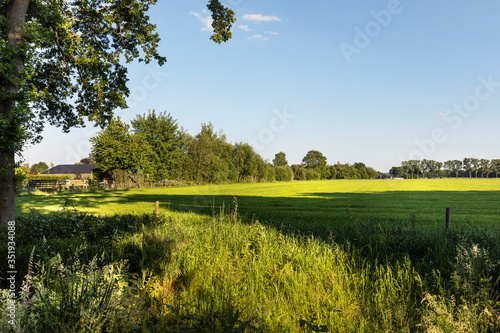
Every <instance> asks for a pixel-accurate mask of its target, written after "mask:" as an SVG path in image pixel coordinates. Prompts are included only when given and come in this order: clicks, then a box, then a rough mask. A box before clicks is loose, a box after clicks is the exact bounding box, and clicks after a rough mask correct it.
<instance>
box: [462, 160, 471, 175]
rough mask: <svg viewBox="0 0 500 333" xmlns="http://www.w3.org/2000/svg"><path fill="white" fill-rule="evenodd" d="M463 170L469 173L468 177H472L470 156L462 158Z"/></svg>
mask: <svg viewBox="0 0 500 333" xmlns="http://www.w3.org/2000/svg"><path fill="white" fill-rule="evenodd" d="M463 166H464V170H465V171H466V172H468V173H469V178H472V169H473V163H472V158H469V157H466V158H464V160H463Z"/></svg>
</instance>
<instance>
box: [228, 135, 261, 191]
mask: <svg viewBox="0 0 500 333" xmlns="http://www.w3.org/2000/svg"><path fill="white" fill-rule="evenodd" d="M259 157H260V156H259ZM232 159H233V164H234V166H235V168H236V171H237V173H238V182H242V181H245V180H253V181H255V180H254V179H253V178H254V177H255V176H257V167H258V164H259V162H261V163H262V164H264V161H259V159H258V155H257V153H255V151H254V150H253V148H252V146H250V145H249V144H248V143H243V142H241V143H236V144H235V145H234V148H233V152H232ZM264 168H265V167H264V166H261V169H264ZM263 178H265V176H264V177H263Z"/></svg>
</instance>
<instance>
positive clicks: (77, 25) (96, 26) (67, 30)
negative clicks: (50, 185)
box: [0, 0, 235, 224]
mask: <svg viewBox="0 0 500 333" xmlns="http://www.w3.org/2000/svg"><path fill="white" fill-rule="evenodd" d="M155 4H156V0H67V1H61V0H43V1H42V0H11V1H2V2H0V60H1V64H2V66H0V143H1V145H0V183H2V184H4V186H2V188H1V189H0V216H1V217H0V223H4V224H5V223H7V222H8V221H11V220H14V207H15V205H14V200H15V181H14V179H15V174H14V165H15V163H14V161H15V159H14V155H15V154H16V153H17V154H19V153H20V152H21V151H22V147H23V146H24V145H25V144H26V143H27V142H28V141H32V142H35V143H36V142H39V141H40V140H41V136H40V133H41V131H42V129H43V127H44V124H45V123H49V124H51V125H55V126H59V127H61V128H62V130H63V131H65V132H67V131H69V130H70V128H71V127H78V126H84V125H85V121H86V120H89V121H92V122H94V123H95V124H96V125H99V126H104V125H106V124H107V123H108V122H109V121H110V120H111V119H112V117H113V111H114V110H115V109H117V108H125V107H126V106H127V105H126V102H125V98H126V97H127V96H128V95H129V89H128V87H127V81H128V78H127V69H126V67H125V66H124V64H123V62H125V63H128V62H131V61H133V60H134V59H138V61H140V62H145V63H146V64H147V63H149V62H151V61H153V60H154V61H156V62H158V64H159V65H163V64H164V63H165V61H166V59H165V58H164V57H163V56H161V55H160V54H159V53H158V45H159V42H160V36H159V35H158V33H157V32H156V26H155V25H154V24H152V23H150V19H149V16H148V15H147V12H148V10H149V8H150V6H152V5H155ZM207 7H208V9H209V10H210V11H211V12H212V18H213V23H212V26H213V28H214V34H213V35H212V40H213V41H214V42H216V43H221V42H225V41H227V40H228V39H229V38H231V32H230V30H231V26H232V23H233V22H234V21H235V19H234V12H233V11H232V10H230V9H228V8H226V7H224V6H223V5H222V4H221V3H220V1H219V0H210V1H209V2H208V5H207Z"/></svg>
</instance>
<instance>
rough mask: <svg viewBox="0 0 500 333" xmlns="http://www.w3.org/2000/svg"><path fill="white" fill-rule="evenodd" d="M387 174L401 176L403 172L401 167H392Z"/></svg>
mask: <svg viewBox="0 0 500 333" xmlns="http://www.w3.org/2000/svg"><path fill="white" fill-rule="evenodd" d="M389 175H390V176H391V177H395V178H403V177H404V175H405V172H404V170H403V167H392V168H391V170H389Z"/></svg>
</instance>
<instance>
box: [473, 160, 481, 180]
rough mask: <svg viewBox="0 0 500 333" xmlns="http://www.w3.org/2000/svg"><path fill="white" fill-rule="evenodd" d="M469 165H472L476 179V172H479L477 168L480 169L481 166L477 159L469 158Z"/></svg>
mask: <svg viewBox="0 0 500 333" xmlns="http://www.w3.org/2000/svg"><path fill="white" fill-rule="evenodd" d="M471 163H472V171H474V173H475V177H476V178H477V172H478V171H479V168H480V167H481V164H480V163H479V159H477V158H471Z"/></svg>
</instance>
